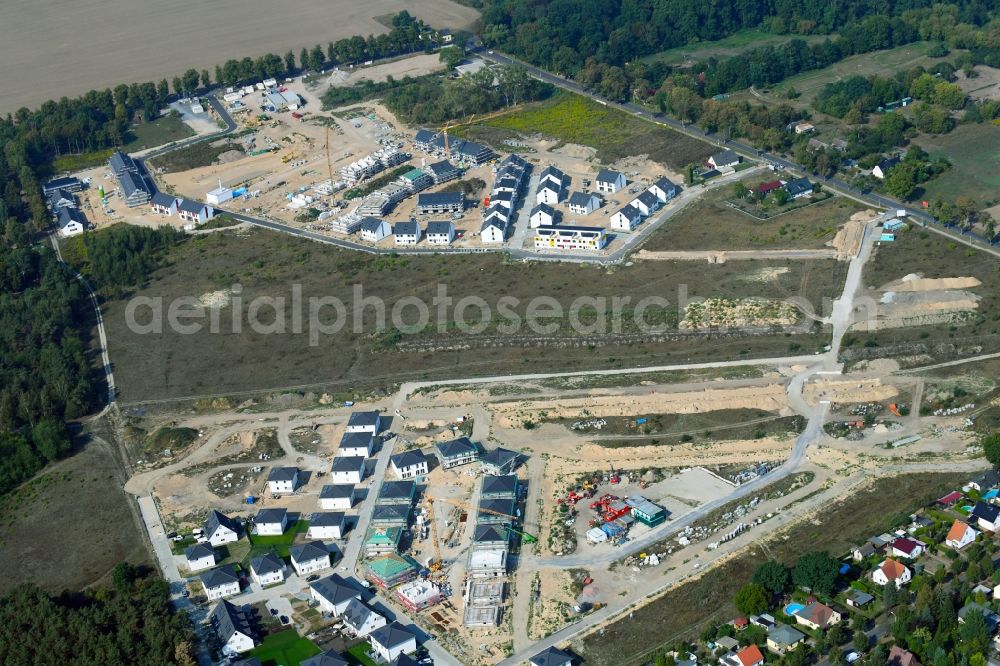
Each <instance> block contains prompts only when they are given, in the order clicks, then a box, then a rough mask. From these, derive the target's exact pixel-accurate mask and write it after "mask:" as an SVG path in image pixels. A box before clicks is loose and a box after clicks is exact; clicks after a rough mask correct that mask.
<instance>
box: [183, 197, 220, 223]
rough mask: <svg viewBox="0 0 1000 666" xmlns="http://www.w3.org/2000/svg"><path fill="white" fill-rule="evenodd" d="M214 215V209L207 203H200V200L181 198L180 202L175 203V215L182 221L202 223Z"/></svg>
mask: <svg viewBox="0 0 1000 666" xmlns="http://www.w3.org/2000/svg"><path fill="white" fill-rule="evenodd" d="M214 215H215V209H213V208H212V207H211V206H209V205H208V204H203V203H201V202H200V201H191V200H190V199H181V200H180V203H179V204H177V217H179V218H180V219H181V220H183V221H184V222H191V223H192V224H204V223H205V222H208V221H209V220H211V219H212V217H213V216H214Z"/></svg>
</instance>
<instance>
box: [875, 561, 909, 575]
mask: <svg viewBox="0 0 1000 666" xmlns="http://www.w3.org/2000/svg"><path fill="white" fill-rule="evenodd" d="M879 568H880V569H882V573H884V574H885V577H886V578H887V579H888V580H896V579H898V578H899V577H900V576H902V575H903V572H904V571H906V567H905V566H903V565H902V564H900V563H899V562H897V561H896V560H893V559H887V560H886V561H885V562H883V563H882V566H881V567H879Z"/></svg>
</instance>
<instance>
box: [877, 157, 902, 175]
mask: <svg viewBox="0 0 1000 666" xmlns="http://www.w3.org/2000/svg"><path fill="white" fill-rule="evenodd" d="M899 162H900V159H899V157H898V156H893V157H887V158H886V159H884V160H882V161H881V162H879V163H878V168H879V169H881V170H882V173H885V172H886V171H888V170H889V169H891V168H892V167H894V166H896V165H897V164H899Z"/></svg>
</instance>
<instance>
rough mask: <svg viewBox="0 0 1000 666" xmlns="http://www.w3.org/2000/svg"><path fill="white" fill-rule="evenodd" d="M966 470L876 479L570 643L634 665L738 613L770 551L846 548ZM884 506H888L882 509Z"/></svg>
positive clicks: (591, 659) (787, 558)
mask: <svg viewBox="0 0 1000 666" xmlns="http://www.w3.org/2000/svg"><path fill="white" fill-rule="evenodd" d="M966 478H968V475H967V474H908V475H903V476H896V477H889V478H884V479H879V480H878V481H876V482H875V484H874V486H873V487H871V488H868V489H866V490H862V491H859V492H857V493H855V494H853V495H851V496H850V497H849V498H848V499H847V500H845V501H843V502H841V503H839V504H837V505H836V506H832V507H830V508H828V509H826V510H824V511H823V512H821V513H819V514H818V515H816V516H815V519H814V520H809V521H805V522H801V523H799V524H798V525H796V526H795V527H793V528H791V529H790V530H788V531H787V532H786V533H785V534H782V536H781V537H780V538H778V539H772V540H770V541H768V542H767V543H766V544H765V547H764V548H762V547H759V546H754V547H753V548H752V549H750V550H748V551H745V552H743V553H742V554H740V555H738V556H736V557H733V558H731V559H729V560H727V561H726V562H725V563H724V564H722V565H720V566H718V567H715V568H713V569H711V570H710V571H708V572H706V573H705V575H703V576H701V577H699V578H697V579H695V580H692V581H690V582H687V583H684V584H683V585H680V586H679V587H675V588H673V589H672V590H670V591H669V592H667V593H666V594H664V595H663V596H661V597H659V598H657V599H655V600H653V601H651V602H650V603H648V604H647V605H645V606H643V607H641V608H637V609H636V610H635V611H633V612H631V613H630V614H629V615H628V617H627V618H625V619H621V620H619V621H617V622H616V623H614V624H612V625H610V626H608V627H605V628H603V629H602V630H601V631H600V632H599V633H593V634H590V635H588V636H586V637H584V638H582V639H580V640H578V641H576V642H575V643H574V645H573V648H574V649H575V650H576V651H577V652H578V653H579V654H580V655H581V656H582V657H583V658H584V659H585V660H586V662H587V663H588V664H597V665H599V666H601V665H604V664H620V665H621V666H632V665H635V664H641V663H643V662H644V658H645V656H646V655H648V654H649V653H650V652H651V651H653V650H655V649H657V648H658V647H660V646H662V645H665V644H668V643H671V642H673V641H676V640H681V639H685V638H694V637H697V636H698V634H699V633H700V632H701V630H702V629H704V628H705V627H707V626H709V625H711V624H714V623H718V622H721V621H724V620H725V619H728V618H731V617H733V616H734V615H736V614H737V611H736V609H735V607H734V606H733V605H732V600H733V595H735V594H736V591H737V590H738V589H739V588H740V587H742V586H743V585H744V584H745V583H747V582H748V581H749V580H750V579H751V577H752V575H753V571H754V569H755V568H756V567H757V566H758V565H759V564H761V563H762V562H764V561H765V560H767V559H769V558H774V559H776V560H778V561H780V562H782V563H784V564H786V565H791V564H794V562H795V560H796V559H797V558H798V557H799V556H800V555H802V554H803V553H805V552H811V551H817V550H827V551H829V552H830V553H832V554H834V555H839V554H840V553H843V552H845V551H846V550H847V549H848V548H849V547H851V546H852V545H855V544H856V543H857V542H858V541H861V540H863V539H865V538H867V537H869V536H871V535H873V534H879V533H880V532H883V531H885V530H886V529H888V528H890V527H892V526H893V525H895V524H897V523H898V522H899V521H900V520H901V519H903V520H905V519H906V518H907V516H908V515H909V513H910V512H911V511H913V510H915V509H918V508H920V507H922V506H924V505H926V504H927V503H928V502H931V501H933V500H934V499H935V498H937V497H940V496H941V495H942V494H943V493H945V492H946V491H948V490H951V489H952V488H954V486H955V484H956V483H959V482H960V481H962V480H964V479H966ZM886 506H892V507H893V510H892V511H889V512H887V511H886V510H885V507H886Z"/></svg>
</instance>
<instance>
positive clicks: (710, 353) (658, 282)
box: [104, 230, 845, 402]
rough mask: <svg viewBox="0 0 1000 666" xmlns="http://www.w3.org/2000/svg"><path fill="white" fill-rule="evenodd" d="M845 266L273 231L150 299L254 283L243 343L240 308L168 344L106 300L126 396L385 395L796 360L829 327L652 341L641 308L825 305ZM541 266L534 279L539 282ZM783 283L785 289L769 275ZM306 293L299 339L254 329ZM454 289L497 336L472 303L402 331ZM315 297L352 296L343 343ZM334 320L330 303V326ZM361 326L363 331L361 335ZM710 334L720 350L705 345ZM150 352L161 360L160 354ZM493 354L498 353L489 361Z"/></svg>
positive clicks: (199, 250)
mask: <svg viewBox="0 0 1000 666" xmlns="http://www.w3.org/2000/svg"><path fill="white" fill-rule="evenodd" d="M844 266H845V264H843V263H841V262H836V261H833V260H814V261H792V260H787V261H782V260H777V261H770V260H768V261H753V262H729V263H727V264H720V265H711V266H708V265H694V264H692V263H691V262H665V261H657V262H648V261H643V262H636V263H635V264H634V265H632V266H616V267H610V268H604V267H600V266H594V265H584V264H562V263H555V262H539V263H533V264H530V265H526V264H524V263H521V262H514V261H510V260H508V259H507V258H505V257H504V256H503V255H500V254H495V253H491V254H488V255H487V254H479V255H457V256H456V255H450V256H421V257H411V256H393V255H385V256H373V255H365V254H361V253H357V252H352V251H346V250H338V249H336V248H332V247H329V246H325V245H320V244H317V243H314V242H312V241H308V240H303V239H296V238H293V237H290V236H287V235H284V234H276V233H271V232H266V231H262V230H256V231H253V232H250V233H248V234H241V235H239V236H237V235H236V234H234V233H232V232H227V231H220V232H217V233H213V234H211V235H205V236H198V237H194V238H191V239H189V240H187V241H185V242H184V243H182V244H181V245H179V246H177V247H176V248H175V249H174V250H172V251H171V254H170V256H169V257H168V261H167V265H166V266H165V267H164V268H162V269H160V270H158V271H157V272H156V273H155V274H154V275H153V277H152V279H151V280H150V282H149V285H148V286H147V287H145V288H143V289H141V290H139V291H138V292H137V293H136V294H135V296H148V297H162V298H163V303H164V306H166V304H169V303H170V302H171V300H172V299H174V298H177V297H181V296H193V297H195V298H198V297H199V296H200V295H203V294H206V293H212V292H216V291H218V290H226V289H228V288H230V287H232V285H234V284H239V285H241V287H242V290H243V291H242V303H241V316H238V317H237V321H240V322H242V324H241V330H240V332H239V333H236V332H234V331H233V327H232V326H231V325H230V323H231V321H232V308H231V307H230V306H226V307H225V308H224V309H223V310H222V311H221V312H222V324H223V325H222V326H220V330H219V332H218V333H216V334H213V333H212V332H211V331H210V328H209V326H208V323H207V322H205V325H204V327H203V328H202V330H200V331H198V332H196V333H194V334H181V333H178V332H173V331H171V329H170V328H169V327H165V329H164V332H163V333H161V334H155V333H149V334H142V333H138V332H136V331H135V330H133V329H131V328H130V327H129V326H128V321H127V320H126V317H125V310H126V305H127V302H126V301H124V300H117V301H109V302H107V303H105V305H104V313H105V316H104V320H105V326H106V327H107V329H108V335H109V336H110V338H111V341H110V343H109V349H110V352H111V355H112V361H113V362H114V363H115V367H116V379H117V380H118V383H119V385H120V386H121V391H122V400H124V401H126V402H131V401H139V400H150V399H162V398H178V397H184V396H199V395H228V394H231V393H235V392H239V391H248V390H261V389H270V388H279V387H290V386H303V385H315V388H323V389H330V388H332V389H340V390H344V389H350V390H367V389H378V390H381V389H385V388H391V387H393V386H394V385H395V383H396V382H399V381H408V380H433V379H437V378H446V377H467V376H474V375H489V374H497V373H520V372H544V371H549V370H558V371H572V370H587V369H595V368H596V369H605V368H621V367H636V366H644V365H659V364H663V363H673V362H686V361H688V360H689V359H690V360H691V361H692V362H695V361H702V360H705V361H707V360H746V359H750V358H753V357H760V356H772V355H782V354H786V353H788V350H789V348H790V345H798V346H799V347H800V348H801V349H802V350H815V349H817V348H818V347H820V346H822V344H824V343H825V340H826V336H825V334H824V333H823V331H822V330H820V329H810V331H809V332H804V333H795V334H788V335H786V334H785V333H784V332H775V333H761V334H759V335H749V334H742V333H740V334H732V333H730V334H720V333H714V334H712V333H704V334H697V335H688V334H683V335H677V336H673V335H668V337H667V338H662V337H659V336H647V335H645V334H643V333H642V332H641V331H638V330H637V329H636V327H635V326H634V318H633V314H634V312H635V310H634V308H635V305H636V304H637V303H638V302H639V301H640V300H641V299H643V298H645V297H647V296H658V297H662V298H666V299H667V301H668V302H669V303H671V304H677V303H678V302H679V298H680V295H681V292H682V290H683V289H687V293H688V295H689V296H690V297H691V298H694V297H705V298H707V297H710V296H720V297H730V298H744V297H753V296H762V297H769V298H781V297H786V296H803V297H805V298H806V299H808V300H809V301H810V302H812V303H814V304H815V307H817V308H819V307H820V306H821V304H822V302H823V299H824V298H830V297H833V296H835V295H838V294H839V292H840V290H841V288H842V287H841V285H842V281H843V279H844V276H845V270H844ZM528 271H530V279H526V276H527V272H528ZM765 273H766V275H765ZM772 274H773V279H772V278H770V277H768V276H770V275H772ZM765 277H766V278H767V279H765ZM294 285H301V289H302V292H301V293H302V296H303V299H304V300H305V301H306V302H304V303H303V310H302V311H303V319H304V321H303V329H302V332H300V333H296V332H294V330H293V329H292V328H291V325H290V324H289V326H288V328H286V331H285V332H284V333H278V332H268V331H266V330H264V331H261V330H258V331H254V330H252V329H251V328H250V327H249V326H248V325H247V322H248V320H247V310H248V306H249V303H250V302H251V301H253V300H254V299H255V298H257V297H258V296H272V297H278V296H281V297H284V298H285V299H286V304H287V305H286V316H285V317H284V320H285V321H289V319H290V317H291V305H290V303H291V298H292V294H293V291H292V290H293V286H294ZM355 285H359V287H358V288H359V289H362V290H363V296H364V297H365V298H367V297H371V296H377V297H379V298H380V299H381V300H382V302H384V303H385V312H386V321H387V324H388V326H387V328H386V329H385V330H384V331H383V332H381V333H378V334H375V333H374V330H375V318H376V316H375V315H376V308H375V307H374V306H370V307H369V306H365V307H364V309H363V311H361V314H362V316H360V317H357V318H355V315H354V308H355V293H356V292H355ZM439 287H440V288H441V289H445V290H447V295H448V297H450V298H452V299H454V301H453V303H456V304H457V302H458V301H459V300H460V299H462V298H464V297H466V296H478V297H481V298H483V299H484V300H485V302H486V304H487V306H488V307H489V309H490V313H491V314H490V317H489V318H488V319H486V320H485V321H484V322H483V323H484V325H485V326H486V328H485V330H482V331H481V332H478V333H477V332H467V331H462V330H459V329H458V325H459V324H460V323H461V324H462V325H463V326H464V325H466V322H469V323H471V322H476V323H477V324H478V323H479V317H480V311H479V310H478V309H475V308H470V309H468V310H467V311H466V312H465V313H464V315H463V316H462V317H461V320H459V318H458V317H457V316H456V312H455V308H454V307H451V308H449V309H448V310H447V311H446V312H445V313H444V317H443V318H442V319H441V329H438V328H437V322H438V315H437V310H436V308H432V311H431V313H430V314H431V318H430V323H432V324H433V326H432V327H431V328H429V329H425V330H423V331H422V332H415V331H411V330H409V329H407V328H406V326H405V324H408V323H410V322H413V321H415V314H414V312H413V311H412V309H410V308H408V309H407V310H406V311H404V312H403V313H402V315H403V323H404V329H403V330H400V329H397V328H396V327H395V326H394V325H391V324H392V320H391V312H392V308H393V306H394V305H395V304H396V303H398V302H399V301H400V299H401V298H403V297H410V296H415V297H417V298H419V299H420V300H421V301H422V302H424V303H427V304H431V303H432V302H433V300H434V299H435V298H436V297H437V296H438V294H439V291H438V290H439ZM313 296H316V297H319V296H322V297H327V296H333V297H337V298H339V299H341V300H342V301H343V303H344V305H345V309H346V313H347V317H346V325H345V326H344V327H343V328H342V329H341V330H339V331H337V332H335V333H324V334H322V335H320V336H318V337H317V339H316V344H315V345H314V346H313V345H310V339H309V332H308V331H309V327H308V312H309V307H308V300H307V299H308V298H309V297H313ZM501 296H508V297H513V298H515V299H518V305H517V306H515V307H514V310H515V312H516V314H517V315H518V316H519V317H520V318H521V321H522V322H523V321H524V318H525V317H526V316H527V314H528V310H527V308H528V305H529V303H531V302H532V301H533V299H535V298H536V297H541V296H546V297H551V298H554V299H555V300H556V302H557V303H558V304H559V305H560V306H561V307H562V308H563V311H564V315H563V316H562V317H552V318H546V320H545V323H552V324H555V325H556V329H555V331H552V332H550V331H544V330H539V327H538V326H536V327H535V329H532V328H530V327H529V326H527V325H521V326H520V327H515V330H514V332H507V331H502V330H501V329H500V328H499V326H500V325H501V324H504V323H507V322H508V321H509V319H507V318H504V319H501V318H500V317H498V314H499V310H498V301H499V298H500V297H501ZM581 296H586V297H593V298H604V299H606V302H607V303H608V306H609V308H610V305H611V303H612V301H611V299H612V298H615V297H628V298H630V299H631V301H630V304H626V305H625V306H624V307H623V308H622V317H621V323H622V329H621V330H620V331H615V330H614V329H613V328H611V327H610V326H607V327H604V328H603V329H602V326H603V324H601V325H597V326H596V327H595V329H594V330H593V331H591V332H587V331H579V330H578V329H574V328H573V327H572V322H571V320H570V319H569V318H568V317H567V316H566V315H565V312H566V311H568V310H572V311H573V312H574V313H575V314H578V315H579V317H580V320H581V322H583V323H591V324H599V322H598V320H597V318H596V311H593V310H590V309H588V307H589V306H586V304H584V305H583V306H581V305H580V304H576V305H574V302H575V301H576V299H578V298H580V297H581ZM357 302H358V304H359V307H360V301H357ZM331 316H332V311H331V310H330V309H329V308H328V309H327V310H326V311H325V312H324V316H323V321H328V320H329V319H330V317H331ZM261 317H262V321H270V319H269V317H270V313H269V312H266V311H262V312H261ZM677 319H678V315H677V309H676V307H675V306H674V305H670V306H667V307H665V308H658V309H657V310H656V311H654V313H653V318H652V319H649V318H647V319H646V320H647V321H651V322H660V323H662V324H663V325H665V326H666V327H667V329H666V330H667V331H670V330H674V329H672V328H671V327H673V326H676V322H677ZM137 320H141V321H146V317H145V315H142V314H141V313H139V316H137ZM342 321H344V320H342ZM601 321H603V320H601ZM166 322H167V319H166V318H165V319H164V323H165V324H166ZM355 322H360V325H359V326H358V327H356V325H355ZM708 340H711V343H710V344H706V341H708ZM150 345H154V346H156V348H157V349H158V350H159V353H157V354H150V353H149V349H150ZM484 349H489V350H490V351H489V352H488V353H484V351H483V350H484ZM210 367H220V368H226V371H225V372H223V373H206V372H205V368H210Z"/></svg>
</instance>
